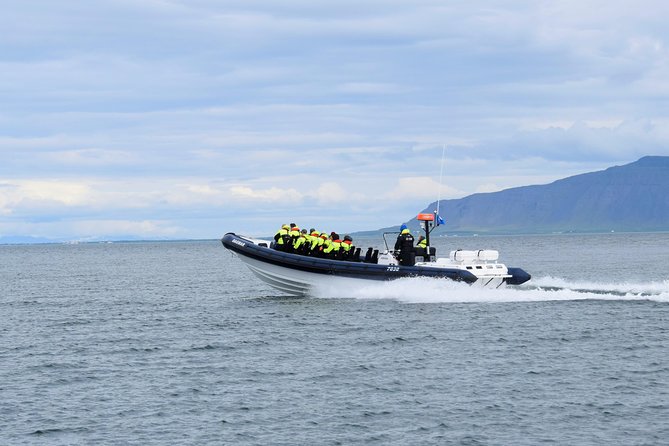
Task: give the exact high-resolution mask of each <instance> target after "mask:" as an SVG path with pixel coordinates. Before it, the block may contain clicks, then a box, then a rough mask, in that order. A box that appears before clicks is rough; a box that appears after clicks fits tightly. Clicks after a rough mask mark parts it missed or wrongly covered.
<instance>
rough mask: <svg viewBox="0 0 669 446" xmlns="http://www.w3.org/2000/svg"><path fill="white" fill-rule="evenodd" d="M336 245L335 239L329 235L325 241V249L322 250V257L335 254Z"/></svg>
mask: <svg viewBox="0 0 669 446" xmlns="http://www.w3.org/2000/svg"><path fill="white" fill-rule="evenodd" d="M334 247H335V246H334V240H333V239H332V236H329V237H328V238H326V239H325V240H324V241H323V251H321V253H322V254H323V255H322V257H325V258H329V257H331V256H332V255H333V251H334Z"/></svg>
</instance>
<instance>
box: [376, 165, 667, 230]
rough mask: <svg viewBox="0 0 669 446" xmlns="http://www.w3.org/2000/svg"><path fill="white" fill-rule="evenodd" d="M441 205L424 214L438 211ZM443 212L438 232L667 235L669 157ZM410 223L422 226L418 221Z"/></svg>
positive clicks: (444, 207) (475, 197)
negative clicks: (659, 233)
mask: <svg viewBox="0 0 669 446" xmlns="http://www.w3.org/2000/svg"><path fill="white" fill-rule="evenodd" d="M436 205H437V202H436V201H435V202H432V203H430V204H429V205H428V206H427V207H425V208H424V209H423V210H422V211H421V212H422V213H426V212H428V213H431V212H434V210H435V209H436ZM439 210H440V214H441V216H442V217H443V218H444V219H445V220H446V225H443V226H440V227H438V228H437V229H436V230H435V234H440V233H479V234H483V233H489V234H513V233H553V232H611V231H617V232H655V231H667V230H669V157H666V156H644V157H642V158H640V159H639V160H637V161H635V162H632V163H629V164H625V165H622V166H612V167H609V168H607V169H605V170H601V171H595V172H588V173H583V174H579V175H574V176H570V177H566V178H562V179H559V180H556V181H553V182H552V183H549V184H541V185H530V186H519V187H514V188H510V189H504V190H502V191H498V192H487V193H477V194H472V195H468V196H466V197H463V198H459V199H449V200H441V201H440V202H439ZM405 223H406V224H407V225H408V226H409V227H410V228H412V229H418V228H419V222H418V221H416V220H415V218H414V219H411V220H409V221H407V222H405ZM388 229H396V227H393V228H388ZM379 231H382V229H380V230H379Z"/></svg>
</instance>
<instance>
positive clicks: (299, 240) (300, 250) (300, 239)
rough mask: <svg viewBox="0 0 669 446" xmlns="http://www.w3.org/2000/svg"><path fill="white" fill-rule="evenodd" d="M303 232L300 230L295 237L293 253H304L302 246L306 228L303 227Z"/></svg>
mask: <svg viewBox="0 0 669 446" xmlns="http://www.w3.org/2000/svg"><path fill="white" fill-rule="evenodd" d="M303 231H304V232H300V235H298V236H297V239H296V240H295V241H294V242H293V251H294V252H295V254H304V252H303V251H304V246H305V243H306V242H307V237H306V233H307V231H306V229H303Z"/></svg>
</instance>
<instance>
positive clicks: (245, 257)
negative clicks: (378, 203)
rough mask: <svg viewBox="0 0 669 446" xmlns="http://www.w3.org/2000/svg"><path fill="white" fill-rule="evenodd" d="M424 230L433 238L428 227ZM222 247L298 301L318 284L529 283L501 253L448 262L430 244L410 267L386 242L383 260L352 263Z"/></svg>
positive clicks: (254, 247) (456, 256) (251, 242)
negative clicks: (434, 280) (428, 280)
mask: <svg viewBox="0 0 669 446" xmlns="http://www.w3.org/2000/svg"><path fill="white" fill-rule="evenodd" d="M428 215H431V214H428ZM419 217H420V215H419ZM424 218H427V217H424ZM425 229H426V234H427V236H428V237H429V230H428V225H427V223H426V224H425ZM384 240H385V237H384ZM221 242H222V243H223V246H225V247H226V248H227V249H229V250H230V251H231V252H232V253H234V254H235V255H236V256H237V257H238V258H239V259H240V260H241V261H242V262H244V263H245V264H246V266H247V267H248V268H249V269H250V270H251V272H253V274H255V275H256V276H257V277H258V278H259V279H260V280H262V281H263V282H265V283H267V284H268V285H270V286H272V287H273V288H276V289H278V290H280V291H282V292H284V293H287V294H289V295H294V296H304V295H308V294H309V292H310V291H311V290H312V289H313V288H314V287H315V286H318V285H320V284H323V285H332V286H342V287H347V288H342V289H350V287H351V286H356V285H365V284H369V282H370V281H391V280H397V279H401V278H406V277H431V278H441V279H449V280H454V281H457V282H464V283H468V284H472V285H474V286H482V287H486V288H500V287H504V286H507V285H520V284H522V283H525V282H527V281H528V280H530V278H531V276H530V275H529V274H528V273H527V272H525V271H524V270H522V269H521V268H511V267H507V266H506V265H504V264H503V263H499V262H498V258H499V253H498V252H497V251H495V250H478V251H465V250H456V251H451V252H450V255H449V257H436V251H435V249H434V248H433V247H429V239H428V247H427V248H426V249H421V248H418V249H415V252H413V253H412V256H411V261H410V262H409V264H407V262H405V261H402V259H399V258H398V257H397V256H396V254H395V253H394V252H393V251H391V250H390V249H388V245H387V241H386V250H385V251H384V252H383V253H381V254H379V253H378V250H372V249H371V248H369V249H368V251H367V254H366V255H365V256H364V258H363V257H362V256H360V258H358V257H354V259H353V260H336V259H330V258H319V257H312V256H307V255H302V254H297V253H291V252H283V251H279V250H277V249H274V243H273V242H271V241H268V240H263V239H256V238H253V237H247V236H243V235H237V234H235V233H232V232H229V233H227V234H225V235H224V236H223V238H222V239H221Z"/></svg>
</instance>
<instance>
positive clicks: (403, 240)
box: [395, 224, 415, 265]
mask: <svg viewBox="0 0 669 446" xmlns="http://www.w3.org/2000/svg"><path fill="white" fill-rule="evenodd" d="M395 251H398V257H399V259H400V265H413V262H412V260H411V258H412V257H414V259H415V254H414V251H413V235H411V232H410V231H409V228H407V225H404V224H403V225H402V226H400V235H398V236H397V240H396V241H395Z"/></svg>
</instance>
